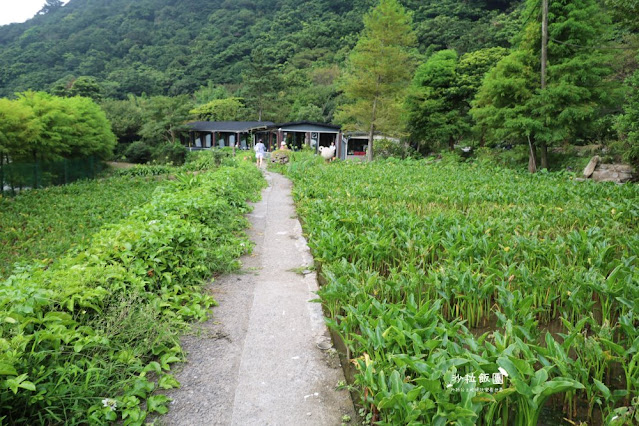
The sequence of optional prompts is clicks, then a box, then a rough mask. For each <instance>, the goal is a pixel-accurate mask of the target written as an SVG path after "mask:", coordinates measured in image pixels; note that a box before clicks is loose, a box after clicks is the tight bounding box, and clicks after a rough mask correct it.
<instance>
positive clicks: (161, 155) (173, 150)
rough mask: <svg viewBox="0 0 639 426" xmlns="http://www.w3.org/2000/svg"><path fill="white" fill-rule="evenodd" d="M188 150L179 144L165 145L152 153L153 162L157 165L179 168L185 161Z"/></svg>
mask: <svg viewBox="0 0 639 426" xmlns="http://www.w3.org/2000/svg"><path fill="white" fill-rule="evenodd" d="M188 152H189V150H188V149H187V148H186V147H185V146H184V145H182V144H180V143H165V144H162V145H160V146H158V147H156V148H155V150H154V151H153V161H155V162H156V163H159V164H172V165H174V166H181V165H182V164H184V162H185V161H186V156H187V154H188Z"/></svg>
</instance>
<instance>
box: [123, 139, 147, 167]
mask: <svg viewBox="0 0 639 426" xmlns="http://www.w3.org/2000/svg"><path fill="white" fill-rule="evenodd" d="M152 155H153V150H152V149H151V146H150V145H147V144H146V143H144V142H142V141H137V142H133V143H132V144H131V145H129V146H128V148H127V149H126V150H125V151H124V157H125V158H126V160H127V161H128V162H130V163H137V164H145V163H148V162H149V161H151V157H152Z"/></svg>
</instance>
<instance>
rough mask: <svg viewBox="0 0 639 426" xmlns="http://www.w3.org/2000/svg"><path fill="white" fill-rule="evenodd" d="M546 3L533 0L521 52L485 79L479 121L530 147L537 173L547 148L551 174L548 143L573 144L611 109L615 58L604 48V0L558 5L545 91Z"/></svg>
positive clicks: (552, 8)
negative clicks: (543, 15) (543, 43)
mask: <svg viewBox="0 0 639 426" xmlns="http://www.w3.org/2000/svg"><path fill="white" fill-rule="evenodd" d="M540 10H541V1H540V0H528V2H527V10H526V16H527V17H528V22H529V24H528V25H527V26H526V27H525V30H524V32H523V33H522V36H521V42H520V44H519V47H518V48H517V50H515V51H514V52H513V53H512V54H511V55H510V56H508V57H507V58H504V59H503V60H502V61H501V62H500V63H499V64H498V66H497V67H496V68H495V70H494V71H493V72H491V73H490V74H489V76H488V77H487V78H486V79H485V81H484V85H483V87H482V89H481V90H480V93H479V95H478V99H477V103H476V107H475V110H474V116H475V118H476V119H477V120H478V122H479V123H480V125H481V126H483V127H485V128H489V129H492V130H493V131H494V135H495V136H496V137H497V138H499V139H502V138H505V139H510V140H513V141H517V142H524V143H525V142H527V143H528V144H529V146H530V165H529V168H530V169H531V170H534V169H535V168H536V161H535V147H536V144H537V143H539V144H541V147H542V161H541V165H542V167H547V159H546V156H545V147H546V146H547V145H548V144H557V143H560V142H572V141H574V140H575V139H576V138H577V136H578V135H580V133H581V134H585V133H588V132H587V131H584V129H585V128H587V127H588V126H589V125H590V124H591V123H593V121H594V120H595V118H596V117H597V112H598V108H601V107H603V106H605V104H606V100H607V99H606V97H607V96H608V95H609V93H610V89H609V88H607V87H606V78H607V77H608V76H609V75H610V74H611V72H612V70H611V68H610V66H609V65H608V63H609V62H610V57H609V56H608V55H607V54H606V53H605V52H604V51H603V50H601V49H600V47H601V46H602V45H603V44H604V43H605V41H606V36H607V33H606V29H607V28H608V24H609V21H608V18H607V15H606V14H605V13H604V11H603V10H602V9H601V8H600V5H599V3H598V2H597V1H596V0H574V1H571V2H560V1H557V2H550V13H549V27H548V28H549V43H548V72H547V81H548V84H547V87H546V88H544V89H543V90H542V89H541V86H540V84H541V83H540V81H541V75H540V69H541V59H540V57H541V56H540V49H541V47H540V46H541V24H540V16H541V13H540Z"/></svg>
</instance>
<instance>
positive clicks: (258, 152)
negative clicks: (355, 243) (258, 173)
mask: <svg viewBox="0 0 639 426" xmlns="http://www.w3.org/2000/svg"><path fill="white" fill-rule="evenodd" d="M253 149H254V150H255V158H256V159H257V160H256V165H257V167H261V166H262V162H263V160H264V155H266V147H265V146H264V144H263V143H262V139H260V140H259V141H258V142H257V143H256V144H255V147H254V148H253Z"/></svg>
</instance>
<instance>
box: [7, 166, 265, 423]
mask: <svg viewBox="0 0 639 426" xmlns="http://www.w3.org/2000/svg"><path fill="white" fill-rule="evenodd" d="M221 163H222V164H221V165H220V166H219V167H216V168H214V169H212V170H209V171H200V172H199V173H197V174H185V173H177V174H175V176H174V179H172V180H165V181H164V182H162V183H160V184H159V185H158V186H157V187H156V188H155V190H152V188H153V187H152V186H145V185H147V183H139V182H138V181H135V182H137V183H133V182H132V181H130V179H131V178H130V177H121V178H117V179H114V180H111V181H105V182H104V184H106V183H108V184H109V186H110V189H109V190H107V189H104V192H102V193H101V195H100V194H98V192H99V191H97V190H96V193H94V194H89V193H86V194H85V195H86V197H87V198H88V199H92V197H93V196H95V197H96V198H95V199H94V200H93V201H86V203H85V204H83V203H84V201H78V203H79V204H81V205H82V206H83V207H82V208H89V207H91V206H94V204H95V206H94V211H90V212H89V214H91V215H95V216H96V217H95V218H93V219H91V221H90V222H89V224H88V225H85V227H86V228H92V229H93V230H94V231H93V233H90V232H89V231H87V232H86V233H85V232H83V233H79V234H77V235H72V236H71V235H70V236H69V239H75V240H76V243H77V244H78V245H77V247H75V248H72V249H70V250H67V251H66V252H64V253H61V251H64V248H63V247H62V246H61V247H59V248H55V249H52V251H51V252H49V251H44V252H33V253H32V254H30V256H32V257H35V258H36V259H39V258H40V257H42V256H56V260H55V261H54V262H52V263H50V264H49V265H48V267H47V268H41V267H22V268H18V269H16V270H15V271H14V272H13V273H12V274H11V275H10V276H8V278H6V279H5V280H4V281H2V280H0V424H28V425H32V424H69V425H74V424H109V423H113V422H117V423H118V424H124V425H140V424H144V423H145V420H146V419H147V418H148V416H149V414H155V415H157V414H164V413H166V412H167V411H168V402H169V399H168V397H166V396H165V395H163V394H162V393H161V390H163V389H171V388H174V387H177V386H179V383H178V382H177V380H176V379H175V378H174V377H173V376H172V375H171V372H170V370H171V365H172V364H173V363H175V362H178V361H180V360H182V359H183V353H182V349H181V347H180V341H179V336H180V333H183V332H184V331H185V327H186V326H187V323H188V322H190V321H193V320H203V319H205V318H206V317H207V315H208V312H209V309H208V308H210V307H211V306H212V305H213V304H214V303H215V301H214V300H213V299H212V298H211V296H210V295H208V294H207V293H206V291H204V289H203V284H204V283H206V282H207V281H208V280H210V278H211V276H213V275H214V274H219V273H224V272H227V271H231V270H234V269H236V268H237V267H238V266H239V264H238V261H237V258H238V257H239V256H240V255H242V254H243V253H246V252H247V251H249V250H250V248H251V243H250V241H249V240H248V238H247V237H246V235H245V234H244V233H243V229H245V228H246V226H247V225H248V221H247V220H246V219H245V218H244V214H245V213H247V212H248V211H249V209H250V208H249V206H248V204H247V200H251V199H252V200H256V199H257V198H259V193H260V190H261V189H262V187H263V186H264V184H265V181H264V179H263V177H262V175H261V173H260V172H259V171H258V170H257V169H256V168H255V167H254V166H253V165H252V164H247V163H242V162H239V161H234V160H232V159H224V160H223V161H222V162H221ZM135 173H136V174H138V173H139V171H136V172H135ZM142 174H144V173H142ZM151 174H154V173H151ZM111 184H112V185H111ZM82 185H84V184H79V185H75V186H74V185H70V186H69V187H66V188H56V189H47V190H43V191H37V192H34V193H33V194H29V195H28V196H25V198H18V199H16V200H14V201H5V202H8V203H15V204H12V205H11V208H12V209H14V211H15V212H20V211H21V210H20V209H17V208H18V207H19V206H20V205H21V204H20V203H25V204H24V205H27V204H26V201H28V200H29V199H30V198H29V197H35V199H36V200H41V202H47V203H55V202H61V201H60V199H62V198H64V197H62V195H61V194H66V193H67V192H73V191H81V190H83V189H84V187H83V186H82ZM86 185H90V184H88V183H87V184H86ZM137 185H140V186H139V187H138V186H137ZM129 186H130V191H129ZM65 191H66V192H65ZM127 191H128V192H129V194H126V192H127ZM142 191H147V192H148V193H147V195H146V196H145V197H146V198H147V201H146V202H142V198H145V197H141V198H140V194H138V195H137V196H136V195H135V193H136V192H142ZM89 192H91V191H89ZM52 194H53V195H52ZM56 194H57V195H58V196H54V195H56ZM116 196H121V197H123V198H122V201H121V203H123V204H120V201H118V202H117V203H116V204H117V205H119V208H120V209H123V211H121V212H119V213H115V212H114V211H113V210H112V209H111V208H101V207H100V203H99V200H100V199H102V200H103V201H104V200H105V198H107V197H116ZM92 203H94V204H92ZM36 204H37V203H36ZM72 204H73V203H71V202H70V201H68V202H67V201H65V202H64V205H65V208H66V206H67V205H68V206H69V207H68V208H69V211H71V212H73V213H70V214H69V218H70V219H71V222H73V221H74V220H75V219H77V216H79V215H80V213H79V210H77V211H76V210H73V208H72ZM3 208H7V207H6V206H5V207H3ZM42 208H44V207H42ZM16 209H17V210H16ZM32 209H33V210H29V211H28V213H29V214H30V215H34V216H35V211H36V207H32ZM3 211H5V210H3ZM100 215H102V218H98V216H100ZM42 217H43V219H42V220H44V219H46V220H50V221H51V222H52V223H53V224H52V225H51V228H50V229H49V228H47V227H46V226H45V225H43V226H42V228H37V226H36V225H32V224H31V222H30V221H29V220H28V219H27V218H23V220H24V223H25V224H26V225H25V226H24V229H36V230H37V231H38V232H40V233H42V234H46V233H48V232H51V233H55V235H56V236H57V237H56V238H59V239H65V238H66V235H65V233H66V232H69V233H70V232H71V227H69V226H67V225H65V224H64V222H65V218H64V215H54V216H52V217H48V216H46V215H44V216H42ZM107 218H109V219H111V220H113V219H116V220H114V221H113V223H112V224H105V225H104V226H102V227H100V226H99V225H100V223H102V221H103V220H106V219H107ZM11 220H13V222H11V223H14V224H15V223H17V220H18V219H15V218H13V219H11ZM77 220H80V219H77ZM32 222H34V223H35V222H37V221H32ZM58 222H59V224H58ZM82 223H87V222H86V221H84V222H82ZM3 225H4V222H3ZM38 226H39V225H38ZM12 227H16V225H12ZM29 232H31V231H29ZM84 235H89V237H83V236H84ZM31 238H33V239H35V237H31ZM78 238H79V239H80V240H83V241H84V242H82V243H80V242H78V241H77V240H78ZM54 240H55V238H53V239H52V240H51V242H50V243H51V244H53V241H54ZM13 241H14V242H15V241H21V242H22V243H21V244H24V245H26V244H27V241H28V239H27V238H22V236H21V234H19V235H18V238H15V239H14V240H13ZM73 244H75V243H69V242H67V246H68V247H71V246H72V245H73ZM14 246H19V245H16V244H14ZM50 253H51V254H50ZM24 256H25V259H26V258H27V257H28V256H29V254H25V255H24ZM39 265H40V263H36V266H39ZM158 391H159V392H158Z"/></svg>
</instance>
